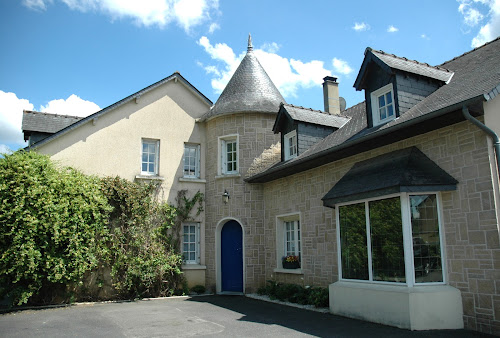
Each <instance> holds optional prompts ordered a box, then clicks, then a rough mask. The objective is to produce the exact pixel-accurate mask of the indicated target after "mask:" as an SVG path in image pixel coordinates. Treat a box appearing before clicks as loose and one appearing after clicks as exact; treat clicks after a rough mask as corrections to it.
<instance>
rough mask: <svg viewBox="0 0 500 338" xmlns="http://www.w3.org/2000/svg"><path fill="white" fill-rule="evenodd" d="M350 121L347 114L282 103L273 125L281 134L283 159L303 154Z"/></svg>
mask: <svg viewBox="0 0 500 338" xmlns="http://www.w3.org/2000/svg"><path fill="white" fill-rule="evenodd" d="M348 121H349V118H348V117H345V116H341V115H330V114H328V113H325V112H322V111H320V110H313V109H310V108H304V107H299V106H294V105H291V104H285V103H281V104H280V110H279V112H278V116H277V117H276V121H275V122H274V126H273V132H274V133H275V134H277V133H280V134H281V137H280V138H281V160H282V161H287V160H289V159H292V158H294V157H296V156H298V155H299V154H302V153H303V152H305V151H306V150H307V149H309V148H310V147H311V146H312V145H314V144H316V143H317V142H319V141H321V140H322V139H324V138H325V137H327V136H328V135H330V134H331V133H333V132H334V131H335V130H337V129H339V128H341V127H342V126H343V125H344V124H346V123H347V122H348Z"/></svg>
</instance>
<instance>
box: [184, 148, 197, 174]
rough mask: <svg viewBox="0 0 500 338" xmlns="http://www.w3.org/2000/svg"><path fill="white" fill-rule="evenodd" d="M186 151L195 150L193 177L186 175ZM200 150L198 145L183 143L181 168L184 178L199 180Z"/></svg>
mask: <svg viewBox="0 0 500 338" xmlns="http://www.w3.org/2000/svg"><path fill="white" fill-rule="evenodd" d="M186 149H194V150H195V158H194V161H195V163H194V165H195V173H194V175H192V174H189V173H188V174H186V169H185V168H186V160H187V159H186ZM200 150H201V147H200V145H199V144H195V143H184V156H183V167H182V174H183V177H184V178H200V165H201V162H200V157H201V156H200Z"/></svg>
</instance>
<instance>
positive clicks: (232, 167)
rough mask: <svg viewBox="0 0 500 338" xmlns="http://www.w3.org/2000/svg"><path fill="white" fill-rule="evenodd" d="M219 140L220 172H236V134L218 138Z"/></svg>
mask: <svg viewBox="0 0 500 338" xmlns="http://www.w3.org/2000/svg"><path fill="white" fill-rule="evenodd" d="M219 140H220V156H221V159H220V164H221V166H220V173H221V174H237V173H238V169H239V168H238V157H239V156H238V136H237V135H230V136H225V137H221V138H219Z"/></svg>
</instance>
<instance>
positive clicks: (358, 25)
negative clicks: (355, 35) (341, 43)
mask: <svg viewBox="0 0 500 338" xmlns="http://www.w3.org/2000/svg"><path fill="white" fill-rule="evenodd" d="M352 29H354V30H355V31H357V32H363V31H367V30H369V29H370V25H369V24H367V23H364V22H355V23H354V26H352Z"/></svg>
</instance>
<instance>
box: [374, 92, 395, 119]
mask: <svg viewBox="0 0 500 338" xmlns="http://www.w3.org/2000/svg"><path fill="white" fill-rule="evenodd" d="M371 100H372V116H373V126H377V125H379V124H382V123H385V122H388V121H390V120H393V119H394V118H396V110H395V106H394V94H393V90H392V83H389V84H388V85H386V86H384V87H382V88H380V89H378V90H376V91H374V92H372V94H371Z"/></svg>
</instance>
